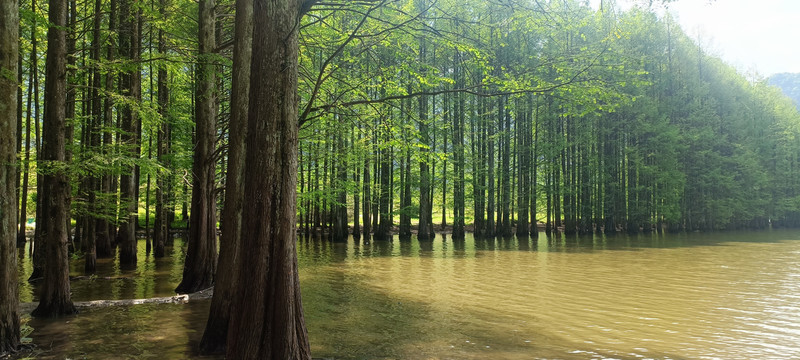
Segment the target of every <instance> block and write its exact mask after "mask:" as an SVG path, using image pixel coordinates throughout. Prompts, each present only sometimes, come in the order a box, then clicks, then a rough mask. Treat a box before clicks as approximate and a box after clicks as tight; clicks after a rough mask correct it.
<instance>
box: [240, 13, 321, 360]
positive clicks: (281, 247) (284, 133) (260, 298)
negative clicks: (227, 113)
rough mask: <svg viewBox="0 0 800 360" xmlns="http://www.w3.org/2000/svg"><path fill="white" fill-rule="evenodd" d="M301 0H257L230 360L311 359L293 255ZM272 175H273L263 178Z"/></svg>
mask: <svg viewBox="0 0 800 360" xmlns="http://www.w3.org/2000/svg"><path fill="white" fill-rule="evenodd" d="M309 4H310V3H307V4H304V3H301V2H300V1H298V0H294V1H275V0H256V1H255V3H254V16H253V19H254V31H253V64H252V67H251V71H252V73H251V77H250V79H251V83H250V88H251V89H252V91H251V92H250V108H249V114H248V134H247V143H248V144H250V145H251V146H250V147H248V151H247V155H246V159H247V161H246V163H247V164H248V166H249V169H248V170H249V171H248V172H247V173H246V174H245V187H244V194H245V198H246V199H248V200H249V201H248V203H247V205H246V208H245V212H244V214H247V215H246V216H245V217H244V218H243V220H242V229H247V232H248V234H249V236H247V237H243V238H242V244H241V248H240V251H239V257H240V259H241V261H240V262H239V279H238V281H237V286H236V291H235V292H234V296H235V299H234V306H233V307H232V309H231V313H232V314H233V315H232V317H231V322H230V329H229V333H228V351H227V357H228V358H229V359H255V358H259V359H310V358H311V353H310V348H309V343H308V332H307V330H306V326H305V320H304V317H303V307H302V302H301V298H300V279H299V276H298V272H297V252H296V235H297V234H296V232H297V227H296V225H295V224H296V222H295V216H296V207H297V204H296V191H297V154H298V138H297V133H298V121H297V116H298V96H297V77H298V73H297V71H298V29H297V23H298V21H299V20H300V16H301V9H303V8H307V7H306V6H305V5H309ZM264 174H270V176H264Z"/></svg>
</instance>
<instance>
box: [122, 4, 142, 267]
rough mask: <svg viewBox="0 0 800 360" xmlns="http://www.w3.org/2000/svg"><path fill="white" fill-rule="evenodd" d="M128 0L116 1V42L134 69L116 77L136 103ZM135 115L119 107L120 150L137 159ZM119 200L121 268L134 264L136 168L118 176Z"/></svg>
mask: <svg viewBox="0 0 800 360" xmlns="http://www.w3.org/2000/svg"><path fill="white" fill-rule="evenodd" d="M131 3H132V2H131V0H123V1H122V2H121V3H120V10H119V12H120V14H119V16H120V26H119V33H120V34H119V41H120V45H119V48H120V53H121V55H122V57H123V58H124V59H125V60H126V61H128V62H130V64H129V65H130V67H131V68H133V69H134V70H133V71H131V70H127V71H126V72H124V73H123V74H121V76H120V88H121V89H122V92H123V95H126V96H128V97H129V98H130V101H133V102H138V101H139V100H140V98H141V73H140V72H139V70H138V69H139V50H140V49H139V30H138V26H139V21H138V18H139V11H138V10H134V11H131ZM138 130H139V125H138V116H137V114H136V112H135V111H134V109H133V106H131V105H126V106H124V107H123V109H122V131H123V134H122V137H121V141H122V143H123V146H124V147H125V149H124V150H123V151H124V152H125V153H127V155H128V156H129V157H130V158H132V159H135V158H138V157H139V154H138V152H137V149H138V143H139V138H138V136H137V134H138V132H139V131H138ZM119 182H120V202H121V207H122V216H121V219H120V221H121V224H120V226H119V234H117V236H118V238H119V242H120V243H119V250H120V251H119V262H120V266H121V267H123V268H133V267H136V262H137V255H136V221H137V219H138V215H137V213H138V212H139V206H138V203H139V201H138V199H137V197H136V193H137V188H138V185H139V180H138V178H137V177H136V167H135V166H132V165H127V166H124V167H123V173H122V176H120V181H119Z"/></svg>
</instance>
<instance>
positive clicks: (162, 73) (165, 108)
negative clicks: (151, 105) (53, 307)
mask: <svg viewBox="0 0 800 360" xmlns="http://www.w3.org/2000/svg"><path fill="white" fill-rule="evenodd" d="M166 6H167V4H166V0H160V1H159V11H160V12H161V16H162V17H164V18H166V17H167V14H166ZM166 51H167V46H166V42H165V41H164V29H158V52H159V53H160V54H162V55H163V54H165V53H166ZM157 82H158V112H159V114H161V121H162V123H161V126H160V128H159V129H158V141H157V144H156V146H157V150H156V157H157V158H158V161H159V162H160V163H161V164H162V165H163V166H164V167H165V168H167V169H169V168H170V163H169V160H168V158H167V155H168V154H169V130H170V126H169V89H168V88H167V68H166V66H165V65H164V64H161V65H159V66H158V81H157ZM164 180H165V179H164V176H162V175H159V176H157V177H156V218H155V224H154V225H153V245H154V248H155V249H154V250H155V251H154V254H153V255H154V256H155V257H156V258H162V257H164V255H165V247H166V244H167V238H168V237H169V217H168V216H167V213H168V212H169V208H168V207H167V202H166V200H167V199H166V194H165V192H166V191H165V190H166V188H165V187H166V185H167V184H166V182H165V181H164Z"/></svg>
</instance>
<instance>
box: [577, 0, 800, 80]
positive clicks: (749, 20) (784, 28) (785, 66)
mask: <svg viewBox="0 0 800 360" xmlns="http://www.w3.org/2000/svg"><path fill="white" fill-rule="evenodd" d="M635 1H636V0H618V3H619V4H620V5H623V6H625V4H626V3H627V4H630V3H633V2H635ZM638 1H640V2H641V0H638ZM592 2H593V3H594V2H595V1H594V0H592ZM597 2H599V1H597ZM654 6H655V5H654ZM668 8H669V11H671V12H672V13H673V15H674V16H675V18H676V19H677V20H678V22H680V24H681V26H682V27H683V29H684V31H685V32H686V33H687V34H689V36H691V37H692V38H694V39H699V43H700V44H701V45H702V46H703V48H705V49H706V50H708V51H709V52H710V53H711V54H712V55H716V56H719V57H721V58H722V59H723V60H725V61H726V62H727V63H729V64H731V65H733V66H735V67H736V68H737V69H739V70H740V72H749V71H750V70H756V71H758V73H759V74H761V75H762V76H765V77H768V76H770V75H773V74H776V73H781V72H796V73H800V0H713V1H709V0H674V1H673V2H672V3H670V4H669V7H668Z"/></svg>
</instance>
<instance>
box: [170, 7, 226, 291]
mask: <svg viewBox="0 0 800 360" xmlns="http://www.w3.org/2000/svg"><path fill="white" fill-rule="evenodd" d="M199 11H200V14H199V15H200V17H199V18H200V31H199V39H198V40H199V43H200V59H199V63H198V64H197V102H196V103H195V117H196V118H195V133H196V135H197V136H196V139H197V143H196V144H195V147H194V164H193V165H192V183H193V186H192V215H191V217H190V218H189V239H188V242H189V244H188V246H187V250H186V263H185V264H184V267H183V280H182V281H181V283H180V284H179V285H178V287H177V288H176V289H175V291H176V292H178V293H191V292H195V291H198V290H202V289H205V288H208V287H211V285H213V284H214V272H215V271H216V265H217V216H216V201H215V196H214V189H215V182H214V167H215V165H216V163H215V162H214V142H215V140H216V127H215V124H216V121H217V116H216V101H215V99H214V85H215V80H214V79H215V76H214V71H215V70H216V69H215V66H214V64H213V61H212V58H211V52H213V51H214V43H215V42H214V39H215V38H214V0H201V1H200V8H199Z"/></svg>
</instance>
